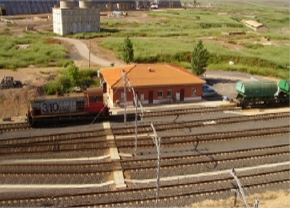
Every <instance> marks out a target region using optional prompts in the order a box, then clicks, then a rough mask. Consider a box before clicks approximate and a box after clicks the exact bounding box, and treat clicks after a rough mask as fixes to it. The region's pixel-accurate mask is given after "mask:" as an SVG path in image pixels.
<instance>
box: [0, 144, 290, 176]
mask: <svg viewBox="0 0 290 208" xmlns="http://www.w3.org/2000/svg"><path fill="white" fill-rule="evenodd" d="M289 147H290V146H289V144H285V145H276V146H272V147H262V148H253V149H239V150H235V151H220V152H208V153H198V154H196V153H197V152H196V151H184V153H183V154H182V152H178V154H177V153H176V152H174V153H175V154H174V155H172V154H170V153H171V151H170V150H166V149H165V150H163V151H162V155H163V157H162V163H161V166H162V168H167V169H168V168H171V169H173V172H174V169H175V168H177V169H178V166H179V167H182V166H185V167H188V166H201V165H208V164H213V163H216V164H217V163H219V164H221V163H226V162H228V161H234V160H236V161H237V160H244V161H246V160H248V159H249V160H251V159H253V158H256V159H257V158H259V159H263V158H267V157H280V159H281V158H282V157H285V158H286V161H287V158H289ZM168 153H169V154H168ZM141 154H142V155H143V154H144V153H141ZM145 154H146V153H145ZM150 154H155V155H154V156H153V157H154V158H152V159H150V158H139V157H138V156H137V157H133V158H132V159H128V158H127V159H126V158H124V159H122V160H121V161H118V162H116V161H96V160H91V161H82V162H78V161H75V160H73V159H71V161H70V162H68V161H62V160H59V161H50V160H47V161H45V160H38V161H37V160H35V161H30V160H27V161H24V162H23V161H12V162H11V163H9V161H7V162H6V163H2V164H1V167H3V168H2V169H1V170H0V178H2V180H4V178H7V176H9V177H11V176H12V175H15V177H17V178H18V175H21V176H24V175H30V176H33V177H36V176H43V175H46V176H47V177H48V176H49V175H57V174H59V175H62V174H85V175H89V174H92V173H99V174H102V173H104V174H106V173H108V172H112V171H115V170H122V171H131V172H135V171H137V172H140V171H142V170H148V169H156V153H150ZM150 157H151V156H150ZM138 158H139V159H138ZM193 161H194V163H193ZM119 163H120V165H119ZM194 169H196V170H200V167H199V168H195V167H192V168H191V170H194ZM173 172H171V173H173ZM153 177H154V176H153ZM0 181H1V180H0Z"/></svg>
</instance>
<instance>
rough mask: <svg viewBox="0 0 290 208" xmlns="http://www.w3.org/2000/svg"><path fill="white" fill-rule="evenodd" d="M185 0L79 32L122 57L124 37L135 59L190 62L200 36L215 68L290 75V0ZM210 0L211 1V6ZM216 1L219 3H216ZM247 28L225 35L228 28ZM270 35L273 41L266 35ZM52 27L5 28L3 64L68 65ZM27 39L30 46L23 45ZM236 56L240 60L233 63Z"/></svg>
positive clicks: (0, 63) (0, 58)
mask: <svg viewBox="0 0 290 208" xmlns="http://www.w3.org/2000/svg"><path fill="white" fill-rule="evenodd" d="M182 3H183V4H184V5H185V6H186V9H166V10H154V11H147V14H146V15H147V16H146V17H144V18H143V17H142V18H143V19H141V20H140V16H139V15H141V14H143V13H141V12H134V13H130V15H131V16H128V17H124V18H106V19H101V32H98V33H80V34H75V35H72V37H74V38H92V37H95V38H98V37H100V38H102V39H100V41H98V42H100V45H101V46H103V47H105V48H107V49H110V50H112V51H113V52H114V53H115V54H116V56H117V57H118V58H121V57H122V47H123V43H124V39H125V38H126V37H130V39H131V40H132V42H133V45H134V60H133V61H134V62H136V63H154V62H166V63H175V64H179V65H182V66H183V67H186V68H190V56H191V52H192V51H193V49H194V47H195V44H196V43H197V40H198V39H201V40H202V41H203V44H204V45H205V47H206V48H207V49H208V51H209V53H210V59H209V62H208V68H209V69H218V70H237V71H243V72H247V73H253V74H260V75H270V76H275V77H279V78H283V79H289V66H290V64H289V45H290V40H289V35H290V29H289V24H290V23H289V2H288V0H277V1H276V0H275V1H274V0H272V1H271V0H251V1H248V0H220V1H210V0H203V1H199V0H197V5H196V6H199V7H193V6H192V5H193V0H190V1H185V0H182ZM209 3H211V6H210V7H208V5H209ZM212 3H214V4H212ZM242 19H247V20H255V21H258V22H260V23H263V24H265V25H266V26H267V27H268V32H260V33H257V32H255V31H253V30H252V29H250V28H248V27H246V26H244V24H242V23H241V20H242ZM229 31H243V32H245V34H244V35H234V36H225V35H223V34H222V32H229ZM262 37H267V38H269V39H270V41H266V42H265V41H262V40H261V38H262ZM51 40H52V33H49V32H48V33H38V34H36V33H34V34H32V33H25V35H24V36H23V37H15V36H13V34H11V33H10V31H9V28H8V29H7V28H6V29H4V30H3V31H0V41H1V43H2V44H0V69H1V68H10V69H16V68H20V67H27V66H29V65H36V66H66V65H68V63H69V62H70V61H68V60H67V51H66V49H65V48H64V46H62V45H60V44H57V43H54V42H52V41H51ZM23 45H28V47H26V48H23ZM229 61H233V62H234V65H229V64H228V63H229Z"/></svg>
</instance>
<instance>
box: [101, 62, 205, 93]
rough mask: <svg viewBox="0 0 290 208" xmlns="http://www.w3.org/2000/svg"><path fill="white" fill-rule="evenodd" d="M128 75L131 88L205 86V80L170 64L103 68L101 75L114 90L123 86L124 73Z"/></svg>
mask: <svg viewBox="0 0 290 208" xmlns="http://www.w3.org/2000/svg"><path fill="white" fill-rule="evenodd" d="M121 70H123V72H124V73H125V74H126V76H127V78H128V79H129V82H130V84H131V86H133V87H141V86H162V85H183V84H203V83H205V81H204V80H202V79H200V78H199V77H198V76H196V75H194V74H192V73H191V72H190V71H188V70H187V69H184V68H182V67H180V66H176V65H170V64H137V65H126V66H118V67H112V68H103V69H101V73H102V75H103V77H104V79H105V81H106V82H107V83H108V84H109V85H110V86H111V87H112V88H113V87H119V86H123V85H124V82H123V77H122V72H121Z"/></svg>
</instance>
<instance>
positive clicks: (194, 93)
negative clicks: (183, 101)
mask: <svg viewBox="0 0 290 208" xmlns="http://www.w3.org/2000/svg"><path fill="white" fill-rule="evenodd" d="M191 96H196V89H195V88H193V89H192V90H191Z"/></svg>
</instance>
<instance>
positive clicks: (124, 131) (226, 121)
mask: <svg viewBox="0 0 290 208" xmlns="http://www.w3.org/2000/svg"><path fill="white" fill-rule="evenodd" d="M289 117H290V113H289V112H283V113H269V114H260V115H253V116H242V117H241V116H237V117H225V118H215V119H210V120H194V121H182V122H170V123H168V122H166V123H164V122H155V123H154V127H155V129H156V131H158V132H160V131H177V130H181V129H188V128H200V127H205V126H206V125H230V124H236V123H241V124H242V123H246V122H253V121H255V122H259V121H266V120H268V121H269V120H277V119H285V118H287V119H289ZM112 131H113V134H114V135H128V134H130V133H131V134H132V135H134V134H135V127H134V126H132V127H130V126H127V127H126V128H123V127H121V128H113V129H112ZM149 132H150V133H151V132H152V128H151V126H150V124H149V122H148V124H139V125H138V133H149Z"/></svg>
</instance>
